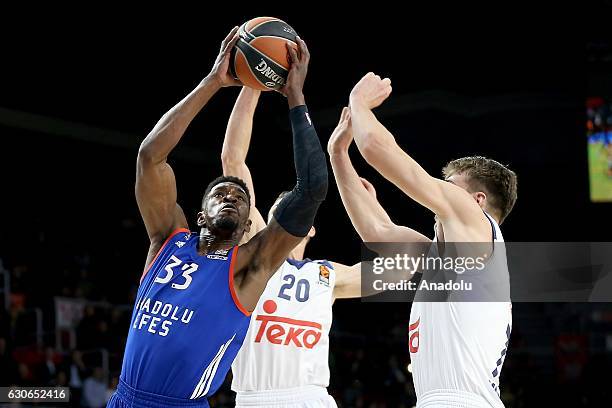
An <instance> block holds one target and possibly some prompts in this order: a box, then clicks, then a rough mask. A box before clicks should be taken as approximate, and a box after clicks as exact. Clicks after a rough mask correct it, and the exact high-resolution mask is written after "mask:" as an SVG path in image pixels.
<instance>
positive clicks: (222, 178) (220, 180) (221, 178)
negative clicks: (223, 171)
mask: <svg viewBox="0 0 612 408" xmlns="http://www.w3.org/2000/svg"><path fill="white" fill-rule="evenodd" d="M221 183H234V184H238V185H239V186H240V187H241V188H242V189H243V190H244V192H245V193H246V195H247V199H248V200H249V205H250V204H251V192H250V191H249V188H248V187H247V185H246V183H245V182H244V180H242V179H241V178H238V177H234V176H219V177H217V178H216V179H214V180H213V181H211V182H210V183H209V184H208V187H206V191H204V196H203V197H202V204H204V201H205V200H206V197H207V196H208V193H210V191H211V190H212V189H213V188H214V187H215V186H216V185H217V184H221Z"/></svg>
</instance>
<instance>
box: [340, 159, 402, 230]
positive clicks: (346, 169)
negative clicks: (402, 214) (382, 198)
mask: <svg viewBox="0 0 612 408" xmlns="http://www.w3.org/2000/svg"><path fill="white" fill-rule="evenodd" d="M330 161H331V165H332V169H333V172H334V177H335V179H336V185H337V186H338V190H339V192H340V198H341V199H342V203H343V205H344V208H345V209H346V212H347V213H348V216H349V218H350V219H351V222H352V224H353V227H354V228H355V230H356V231H357V233H358V234H359V236H360V237H361V239H362V240H363V241H366V242H367V241H370V242H377V241H384V240H385V237H384V236H382V234H381V230H382V228H381V227H382V226H383V225H388V224H393V223H392V221H391V219H390V218H389V216H388V214H387V212H386V211H385V210H384V209H383V208H382V206H381V205H380V203H379V202H378V201H377V200H376V199H375V198H374V197H373V196H372V195H371V194H370V193H369V192H368V191H367V190H366V188H365V187H364V186H363V184H362V183H361V180H360V178H359V175H358V174H357V171H355V168H354V167H353V165H352V163H351V159H350V157H349V154H348V152H335V153H332V154H330Z"/></svg>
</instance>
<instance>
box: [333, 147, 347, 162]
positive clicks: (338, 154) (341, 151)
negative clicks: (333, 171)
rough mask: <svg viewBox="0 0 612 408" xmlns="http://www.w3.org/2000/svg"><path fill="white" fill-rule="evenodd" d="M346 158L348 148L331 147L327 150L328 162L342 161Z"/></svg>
mask: <svg viewBox="0 0 612 408" xmlns="http://www.w3.org/2000/svg"><path fill="white" fill-rule="evenodd" d="M347 157H348V147H340V146H332V148H331V149H329V158H330V160H343V159H346V158H347Z"/></svg>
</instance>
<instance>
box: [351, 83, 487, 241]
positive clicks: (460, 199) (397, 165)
mask: <svg viewBox="0 0 612 408" xmlns="http://www.w3.org/2000/svg"><path fill="white" fill-rule="evenodd" d="M390 93H391V80H390V79H389V78H385V79H381V78H380V77H379V76H378V75H374V74H373V73H368V74H366V75H365V76H364V77H363V78H362V79H361V80H360V81H359V82H358V83H357V84H356V85H355V87H354V88H353V90H352V91H351V95H350V108H351V120H352V125H353V135H354V137H355V143H356V144H357V147H358V148H359V151H360V152H361V154H362V155H363V157H364V158H365V159H366V161H367V162H368V163H369V164H370V165H371V166H372V167H374V168H375V169H376V170H377V171H378V172H379V173H380V174H382V175H383V176H384V177H385V178H386V179H387V180H389V181H391V182H392V183H393V184H395V185H396V186H397V187H399V188H400V189H401V190H402V191H403V192H404V193H405V194H407V195H408V196H409V197H410V198H412V199H413V200H415V201H417V202H418V203H420V204H421V205H423V206H425V207H427V208H429V209H430V210H431V211H433V212H434V213H435V214H436V215H438V216H439V217H440V218H441V219H442V220H443V221H446V222H455V223H457V224H458V225H462V226H469V228H467V229H464V231H465V234H462V236H460V237H454V238H455V239H456V240H464V241H480V240H484V241H486V240H488V239H489V235H490V227H489V224H488V221H487V219H486V217H485V216H484V214H483V212H482V210H481V208H480V207H479V205H478V204H477V202H476V201H475V200H474V198H473V197H472V196H471V195H470V194H469V193H468V192H467V191H466V190H465V189H463V188H460V187H458V186H455V185H453V184H451V183H448V182H446V181H444V180H441V179H437V178H435V177H432V176H430V175H429V174H428V173H427V172H426V171H425V170H424V169H423V168H422V167H421V166H420V165H419V164H418V163H417V162H416V161H414V160H413V159H412V158H411V157H410V156H409V155H408V154H406V152H404V151H403V150H402V149H401V148H400V147H399V146H398V144H397V143H396V142H395V138H394V137H393V135H392V134H391V133H390V132H389V131H388V130H387V129H386V128H385V127H384V126H383V125H382V124H381V123H380V122H379V121H378V119H377V118H376V116H375V115H374V113H373V112H372V109H374V108H376V107H378V106H379V105H380V104H381V103H382V102H383V101H384V100H385V99H386V98H387V97H388V96H389V95H390Z"/></svg>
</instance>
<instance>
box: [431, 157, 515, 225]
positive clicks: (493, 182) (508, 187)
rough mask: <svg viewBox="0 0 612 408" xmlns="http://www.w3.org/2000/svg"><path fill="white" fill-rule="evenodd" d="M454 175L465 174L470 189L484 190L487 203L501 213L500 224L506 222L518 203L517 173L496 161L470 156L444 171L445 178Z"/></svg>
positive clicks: (453, 162) (452, 162)
mask: <svg viewBox="0 0 612 408" xmlns="http://www.w3.org/2000/svg"><path fill="white" fill-rule="evenodd" d="M454 173H459V174H465V175H466V176H467V177H468V184H469V186H470V189H472V190H474V191H478V190H484V191H485V192H486V193H487V194H488V199H487V201H489V202H490V204H491V206H492V207H493V208H495V209H496V210H497V211H499V223H500V224H501V223H502V222H504V220H505V219H506V217H507V216H508V214H510V211H512V208H513V207H514V203H515V202H516V197H517V193H516V190H517V179H516V173H515V172H513V171H512V170H510V169H509V168H508V167H506V166H504V165H503V164H501V163H499V162H497V161H495V160H492V159H488V158H486V157H482V156H470V157H462V158H460V159H456V160H453V161H451V162H449V163H448V164H447V165H446V166H444V168H443V169H442V174H443V175H444V178H447V177H449V176H450V175H452V174H454ZM474 191H472V192H474Z"/></svg>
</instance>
